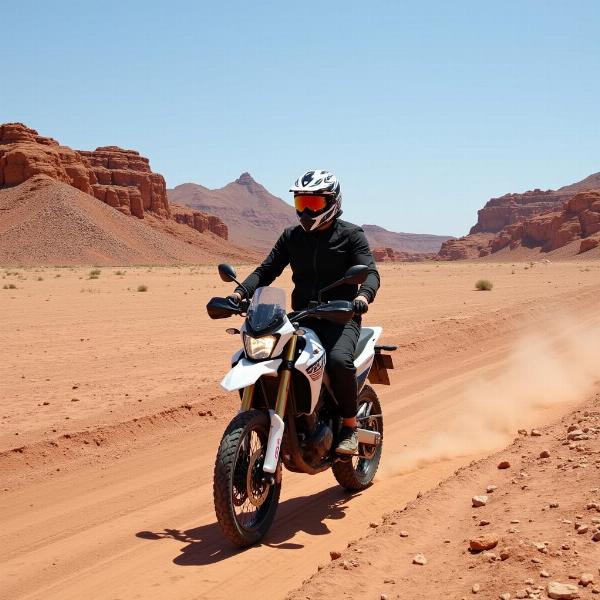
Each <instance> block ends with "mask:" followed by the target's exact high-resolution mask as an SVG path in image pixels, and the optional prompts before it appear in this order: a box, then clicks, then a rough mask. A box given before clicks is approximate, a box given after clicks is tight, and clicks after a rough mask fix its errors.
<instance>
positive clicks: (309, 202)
mask: <svg viewBox="0 0 600 600" xmlns="http://www.w3.org/2000/svg"><path fill="white" fill-rule="evenodd" d="M294 205H295V206H296V210H297V211H298V212H303V211H305V210H310V211H312V212H318V211H320V210H323V209H324V208H325V207H326V206H327V196H321V195H313V194H297V195H295V196H294Z"/></svg>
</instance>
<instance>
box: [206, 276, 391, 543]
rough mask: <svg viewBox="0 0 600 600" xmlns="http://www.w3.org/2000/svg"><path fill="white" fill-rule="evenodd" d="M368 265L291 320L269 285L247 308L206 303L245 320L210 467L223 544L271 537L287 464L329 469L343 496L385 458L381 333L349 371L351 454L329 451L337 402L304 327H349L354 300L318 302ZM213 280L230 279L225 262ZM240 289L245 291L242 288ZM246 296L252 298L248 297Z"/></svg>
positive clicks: (361, 347)
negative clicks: (308, 323)
mask: <svg viewBox="0 0 600 600" xmlns="http://www.w3.org/2000/svg"><path fill="white" fill-rule="evenodd" d="M367 272H368V267H366V266H364V265H356V266H354V267H351V268H350V269H348V271H347V272H346V274H345V276H344V277H343V278H342V279H340V280H339V281H336V282H334V283H332V284H331V285H329V286H327V287H326V288H324V289H322V290H321V291H320V292H319V294H318V301H315V302H312V303H311V304H310V305H309V307H308V308H307V309H306V310H302V311H299V312H291V313H287V312H286V309H285V306H286V301H285V292H284V290H282V289H279V288H275V287H261V288H258V289H257V290H256V292H255V293H254V296H253V298H252V300H251V301H250V302H248V301H247V300H242V301H241V302H240V303H234V302H232V301H230V300H228V299H227V298H212V299H211V300H210V301H209V303H208V304H207V307H206V308H207V311H208V314H209V316H210V317H211V318H212V319H222V318H226V317H230V316H232V315H241V316H245V321H244V324H243V325H242V326H241V328H240V329H236V328H230V329H227V330H226V331H227V333H229V334H231V335H239V334H241V337H242V341H243V348H242V349H240V350H239V351H238V352H236V353H235V354H234V355H233V358H232V368H231V370H230V371H229V373H227V375H226V376H225V378H224V379H223V381H222V382H221V385H222V386H223V387H224V388H225V389H226V390H228V391H238V393H239V394H240V396H241V408H240V411H239V412H238V414H237V415H236V416H235V417H234V418H233V420H232V421H231V422H230V423H229V426H228V427H227V429H226V430H225V433H224V434H223V438H222V440H221V444H220V446H219V450H218V452H217V458H216V462H215V470H214V482H213V495H214V503H215V512H216V515H217V520H218V522H219V525H220V527H221V529H222V531H223V534H224V535H225V537H226V538H227V539H228V540H230V541H231V542H233V543H234V544H236V545H237V546H249V545H251V544H254V543H256V542H258V541H259V540H260V539H261V538H262V537H263V536H264V535H265V533H266V532H267V531H268V529H269V527H270V526H271V523H272V522H273V519H274V517H275V511H276V510H277V505H278V503H279V494H280V491H281V477H282V468H281V465H282V463H283V465H284V466H285V467H286V468H287V469H288V470H289V471H295V472H300V473H307V474H310V475H314V474H316V473H320V472H322V471H325V470H326V469H329V468H331V470H332V471H333V475H334V477H335V478H336V480H337V481H338V483H339V484H340V485H341V486H342V487H344V488H346V489H347V490H363V489H365V488H367V487H368V486H369V485H371V482H372V481H373V478H374V477H375V473H376V472H377V468H378V466H379V460H380V458H381V450H382V443H383V414H382V410H381V405H380V403H379V399H378V398H377V394H376V393H375V391H374V390H373V388H372V387H370V386H369V385H366V381H367V379H369V381H370V382H371V383H383V384H387V385H389V376H388V373H387V370H388V369H390V368H393V363H392V357H391V356H390V355H389V354H384V353H383V352H384V351H392V350H396V346H380V345H377V344H376V343H377V339H378V338H379V336H380V335H381V332H382V328H381V327H363V328H362V329H361V332H360V338H359V340H358V344H357V347H356V353H355V357H354V364H355V366H356V376H357V382H358V390H359V397H358V413H357V419H358V423H359V428H358V431H357V434H358V441H359V447H358V452H357V454H356V455H350V456H340V455H338V454H336V453H335V447H336V441H337V437H338V435H339V432H340V429H341V423H342V420H341V417H340V414H339V408H338V403H337V401H336V398H335V395H334V394H333V392H332V389H331V385H330V381H329V377H328V373H327V371H326V369H325V365H326V362H327V357H326V356H325V350H324V348H323V346H322V344H321V342H320V341H319V338H318V336H317V335H316V333H315V332H314V331H313V330H312V329H309V328H308V327H302V321H303V319H306V318H309V317H310V318H312V319H315V318H316V319H327V320H330V321H334V322H336V323H346V322H348V321H349V320H350V319H352V317H353V316H354V310H353V308H352V303H351V302H348V301H344V300H334V301H329V302H323V301H321V295H322V294H323V293H324V292H326V291H328V290H331V289H333V288H335V287H337V286H339V285H342V284H355V285H360V284H361V283H363V282H364V280H365V279H366V276H367ZM219 275H220V276H221V279H222V280H223V281H226V282H235V283H237V284H238V285H241V284H240V283H239V282H238V281H237V279H236V273H235V270H234V268H233V267H231V266H230V265H226V264H222V265H219ZM241 287H242V288H243V286H241ZM246 296H248V294H246Z"/></svg>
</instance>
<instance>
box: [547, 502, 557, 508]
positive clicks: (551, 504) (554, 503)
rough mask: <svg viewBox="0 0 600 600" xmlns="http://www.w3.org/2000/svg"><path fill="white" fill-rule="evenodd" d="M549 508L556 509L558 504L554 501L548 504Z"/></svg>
mask: <svg viewBox="0 0 600 600" xmlns="http://www.w3.org/2000/svg"><path fill="white" fill-rule="evenodd" d="M549 506H550V508H558V506H559V504H558V502H556V501H555V502H550V504H549Z"/></svg>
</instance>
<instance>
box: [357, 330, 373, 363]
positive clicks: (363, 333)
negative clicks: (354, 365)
mask: <svg viewBox="0 0 600 600" xmlns="http://www.w3.org/2000/svg"><path fill="white" fill-rule="evenodd" d="M374 334H375V332H374V331H373V330H372V329H371V328H370V327H363V328H361V330H360V336H359V337H358V343H357V344H356V350H355V351H354V360H356V359H357V358H358V357H359V355H360V353H361V352H362V351H363V350H364V349H365V347H366V346H367V344H368V343H369V340H370V339H372V338H373V335H374Z"/></svg>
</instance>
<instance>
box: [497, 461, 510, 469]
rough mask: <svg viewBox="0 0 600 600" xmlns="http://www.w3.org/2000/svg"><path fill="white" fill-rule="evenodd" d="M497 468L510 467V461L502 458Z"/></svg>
mask: <svg viewBox="0 0 600 600" xmlns="http://www.w3.org/2000/svg"><path fill="white" fill-rule="evenodd" d="M498 468H499V469H510V463H509V462H508V461H507V460H502V461H500V462H499V463H498Z"/></svg>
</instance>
